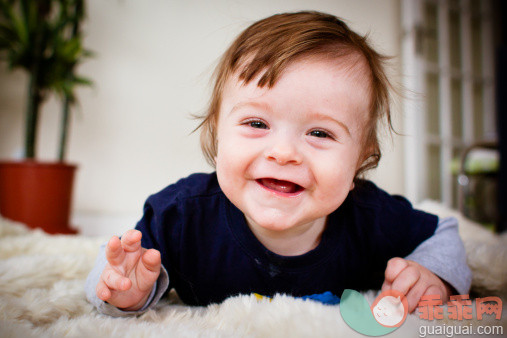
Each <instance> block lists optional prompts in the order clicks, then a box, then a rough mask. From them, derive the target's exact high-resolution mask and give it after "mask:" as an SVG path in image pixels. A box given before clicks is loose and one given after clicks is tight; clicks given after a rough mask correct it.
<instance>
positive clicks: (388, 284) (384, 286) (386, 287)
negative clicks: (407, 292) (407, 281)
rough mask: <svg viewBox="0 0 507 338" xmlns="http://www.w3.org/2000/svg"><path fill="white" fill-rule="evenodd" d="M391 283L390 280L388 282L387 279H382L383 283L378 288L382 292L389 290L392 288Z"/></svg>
mask: <svg viewBox="0 0 507 338" xmlns="http://www.w3.org/2000/svg"><path fill="white" fill-rule="evenodd" d="M392 286H393V285H392V283H391V282H388V281H387V280H384V283H383V284H382V288H381V289H380V291H382V292H384V291H387V290H391V289H392Z"/></svg>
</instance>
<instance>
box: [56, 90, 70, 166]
mask: <svg viewBox="0 0 507 338" xmlns="http://www.w3.org/2000/svg"><path fill="white" fill-rule="evenodd" d="M69 115H70V99H69V97H68V96H67V95H66V96H65V98H64V102H63V109H62V125H61V129H60V150H59V152H58V160H59V161H60V162H63V161H64V160H65V155H66V152H67V130H68V129H69Z"/></svg>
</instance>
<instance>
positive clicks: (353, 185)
mask: <svg viewBox="0 0 507 338" xmlns="http://www.w3.org/2000/svg"><path fill="white" fill-rule="evenodd" d="M354 187H355V184H354V181H352V183H351V184H350V191H352V190H353V189H354Z"/></svg>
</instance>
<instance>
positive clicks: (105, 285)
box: [96, 230, 161, 311]
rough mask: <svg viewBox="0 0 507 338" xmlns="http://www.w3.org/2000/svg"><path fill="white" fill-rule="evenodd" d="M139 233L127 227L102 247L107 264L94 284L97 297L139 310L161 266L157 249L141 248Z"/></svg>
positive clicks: (122, 307)
mask: <svg viewBox="0 0 507 338" xmlns="http://www.w3.org/2000/svg"><path fill="white" fill-rule="evenodd" d="M141 237H142V234H141V232H140V231H138V230H129V231H127V232H126V233H125V234H124V235H123V236H122V238H121V241H120V239H119V238H118V237H116V236H115V237H113V238H111V239H110V240H109V242H108V243H107V246H106V258H107V261H108V263H107V264H106V267H105V268H104V271H102V275H101V276H100V280H99V283H98V284H97V287H96V292H97V297H99V298H100V299H102V300H103V301H106V302H108V303H109V304H112V305H114V306H116V307H118V308H120V309H123V310H127V311H135V310H139V309H140V308H142V307H143V305H144V304H145V303H146V301H147V299H148V297H149V295H150V292H151V289H152V288H153V285H154V284H155V282H156V280H157V278H158V276H159V274H160V267H161V260H160V252H159V251H158V250H155V249H149V250H147V249H145V248H142V247H141Z"/></svg>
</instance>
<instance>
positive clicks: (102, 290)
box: [95, 280, 111, 302]
mask: <svg viewBox="0 0 507 338" xmlns="http://www.w3.org/2000/svg"><path fill="white" fill-rule="evenodd" d="M95 293H96V294H97V297H99V298H100V299H101V300H103V301H104V302H106V301H107V300H108V299H109V298H111V291H110V290H109V288H108V287H107V285H106V283H104V282H103V281H102V280H99V282H98V283H97V286H96V287H95Z"/></svg>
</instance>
